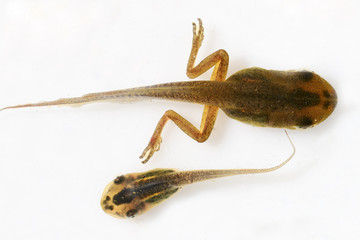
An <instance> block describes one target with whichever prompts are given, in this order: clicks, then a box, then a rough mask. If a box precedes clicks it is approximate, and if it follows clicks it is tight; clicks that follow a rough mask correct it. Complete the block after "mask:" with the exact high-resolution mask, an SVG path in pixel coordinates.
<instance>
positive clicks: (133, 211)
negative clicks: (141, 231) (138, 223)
mask: <svg viewBox="0 0 360 240" xmlns="http://www.w3.org/2000/svg"><path fill="white" fill-rule="evenodd" d="M137 212H138V210H136V209H130V210H129V211H127V212H126V216H127V217H131V218H133V217H135V214H136V213H137Z"/></svg>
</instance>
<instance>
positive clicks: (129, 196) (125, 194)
mask: <svg viewBox="0 0 360 240" xmlns="http://www.w3.org/2000/svg"><path fill="white" fill-rule="evenodd" d="M135 197H136V192H135V193H134V190H133V189H128V188H124V189H123V190H121V192H118V193H117V194H115V195H114V197H113V203H114V204H115V205H120V204H124V203H130V202H131V201H132V200H133V199H134V198H135Z"/></svg>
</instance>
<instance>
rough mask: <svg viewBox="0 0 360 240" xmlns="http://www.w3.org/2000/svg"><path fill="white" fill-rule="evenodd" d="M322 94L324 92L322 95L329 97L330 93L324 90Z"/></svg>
mask: <svg viewBox="0 0 360 240" xmlns="http://www.w3.org/2000/svg"><path fill="white" fill-rule="evenodd" d="M323 94H324V97H326V98H330V93H329V92H328V90H324V91H323Z"/></svg>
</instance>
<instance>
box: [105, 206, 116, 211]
mask: <svg viewBox="0 0 360 240" xmlns="http://www.w3.org/2000/svg"><path fill="white" fill-rule="evenodd" d="M104 208H105V209H107V210H110V211H112V210H114V206H113V205H110V206H105V207H104Z"/></svg>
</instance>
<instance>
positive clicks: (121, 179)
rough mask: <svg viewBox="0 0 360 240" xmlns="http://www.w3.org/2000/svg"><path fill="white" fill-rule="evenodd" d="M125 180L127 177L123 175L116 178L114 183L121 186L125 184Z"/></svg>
mask: <svg viewBox="0 0 360 240" xmlns="http://www.w3.org/2000/svg"><path fill="white" fill-rule="evenodd" d="M124 180H125V176H124V175H121V176H118V177H117V178H115V180H114V183H115V184H121V183H123V182H124Z"/></svg>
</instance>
